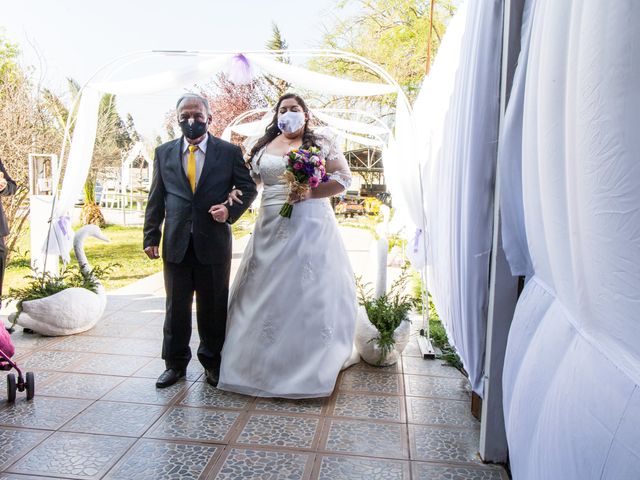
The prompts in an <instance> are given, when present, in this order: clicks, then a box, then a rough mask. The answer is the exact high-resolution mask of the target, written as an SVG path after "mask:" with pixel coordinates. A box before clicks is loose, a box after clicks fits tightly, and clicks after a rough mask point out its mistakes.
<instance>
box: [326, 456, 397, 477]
mask: <svg viewBox="0 0 640 480" xmlns="http://www.w3.org/2000/svg"><path fill="white" fill-rule="evenodd" d="M317 478H318V480H408V479H409V463H408V462H403V461H400V460H382V459H378V458H365V457H348V456H343V455H325V456H323V457H322V460H321V461H320V469H319V473H318V477H317Z"/></svg>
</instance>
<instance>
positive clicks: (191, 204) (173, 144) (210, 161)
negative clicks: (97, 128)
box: [144, 134, 257, 265]
mask: <svg viewBox="0 0 640 480" xmlns="http://www.w3.org/2000/svg"><path fill="white" fill-rule="evenodd" d="M181 147H182V138H179V139H177V140H172V141H170V142H167V143H164V144H162V145H160V146H159V147H158V148H156V153H155V158H154V161H153V162H154V163H153V164H154V169H153V178H152V181H151V189H150V190H149V201H148V204H147V209H146V212H145V220H144V248H146V247H149V246H157V245H160V238H161V236H162V234H161V231H160V229H161V227H162V223H163V221H164V238H163V243H162V258H163V259H164V260H165V261H168V262H172V263H180V262H181V261H182V259H183V258H184V254H185V252H186V250H187V247H188V246H189V237H190V236H191V235H193V247H194V250H195V254H196V256H197V258H198V260H199V261H200V263H202V264H206V265H212V264H222V263H226V262H229V261H231V227H230V225H229V224H231V223H233V222H235V221H236V220H237V219H238V218H239V217H240V216H241V215H242V214H243V213H244V211H245V210H246V209H247V208H248V207H249V206H250V205H251V202H253V200H254V198H255V197H256V195H257V191H256V186H255V183H254V182H253V180H252V179H251V176H250V174H249V170H248V169H247V167H245V165H244V161H243V158H242V152H241V150H240V148H239V147H237V146H236V145H233V144H231V143H229V142H225V141H224V140H221V139H219V138H216V137H214V136H212V135H211V134H209V140H208V142H207V153H206V156H205V160H204V165H203V167H202V172H201V174H200V178H199V180H198V185H197V187H196V191H195V192H191V187H190V185H189V180H188V179H187V176H186V174H185V172H184V168H183V166H182V152H181ZM233 188H238V189H240V190H241V191H242V194H243V196H242V201H243V204H242V205H239V204H234V205H233V206H231V207H228V209H229V219H228V220H227V223H220V222H216V221H215V220H214V219H213V217H211V214H210V213H209V208H211V206H212V205H216V204H219V203H223V202H224V201H225V200H226V199H227V196H228V195H229V192H230V191H231V189H233Z"/></svg>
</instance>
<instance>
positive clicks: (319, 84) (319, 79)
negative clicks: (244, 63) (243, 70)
mask: <svg viewBox="0 0 640 480" xmlns="http://www.w3.org/2000/svg"><path fill="white" fill-rule="evenodd" d="M246 57H247V59H248V60H249V61H250V62H251V63H253V64H255V65H257V66H258V67H260V68H261V69H262V70H263V71H264V72H265V73H268V74H270V75H274V76H276V77H278V78H280V79H282V80H285V81H287V82H289V83H292V84H294V85H296V86H298V87H302V88H306V89H309V90H313V91H316V92H323V93H324V94H326V95H345V96H353V97H368V96H371V95H385V94H388V93H395V92H396V87H394V86H393V85H388V84H386V83H370V82H356V81H354V80H348V79H346V78H338V77H333V76H331V75H325V74H324V73H319V72H314V71H312V70H308V69H306V68H302V67H297V66H295V65H290V64H288V63H283V62H279V61H277V60H274V59H273V56H272V55H265V54H259V53H257V54H256V53H251V54H247V55H246Z"/></svg>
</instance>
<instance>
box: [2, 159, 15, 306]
mask: <svg viewBox="0 0 640 480" xmlns="http://www.w3.org/2000/svg"><path fill="white" fill-rule="evenodd" d="M16 190H18V186H17V185H16V182H14V181H13V180H12V179H11V177H10V176H9V174H8V173H7V171H6V170H5V168H4V165H3V163H2V160H0V195H2V196H9V195H13V194H14V193H16ZM7 235H9V225H8V224H7V218H6V217H5V215H4V208H3V207H2V202H0V297H1V296H2V282H3V280H4V269H5V262H6V260H7V246H6V245H5V243H4V237H6V236H7Z"/></svg>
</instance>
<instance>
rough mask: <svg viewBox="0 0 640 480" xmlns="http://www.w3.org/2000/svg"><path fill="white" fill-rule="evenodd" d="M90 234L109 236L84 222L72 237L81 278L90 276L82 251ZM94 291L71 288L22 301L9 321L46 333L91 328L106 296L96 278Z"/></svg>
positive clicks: (70, 331)
mask: <svg viewBox="0 0 640 480" xmlns="http://www.w3.org/2000/svg"><path fill="white" fill-rule="evenodd" d="M88 236H92V237H95V238H98V239H100V240H103V241H105V242H108V241H109V239H108V238H107V237H106V236H105V235H104V234H103V233H102V231H101V230H100V227H98V226H97V225H85V226H84V227H82V228H80V229H79V230H78V231H77V232H76V233H75V236H74V239H73V250H74V251H75V254H76V258H77V259H78V264H79V266H80V272H81V273H82V275H83V276H85V278H86V277H87V276H89V275H91V267H90V266H89V261H88V260H87V256H86V254H85V253H84V241H85V239H86V238H87V237H88ZM94 281H95V282H96V284H97V293H94V292H92V291H91V290H87V289H86V288H79V287H72V288H67V289H65V290H62V291H60V292H58V293H55V294H53V295H49V296H48V297H44V298H38V299H36V300H29V301H25V302H22V312H21V313H20V314H18V313H12V314H11V315H10V316H9V320H11V321H13V320H14V319H15V318H16V316H17V321H16V323H17V324H18V325H20V326H22V327H24V328H29V329H31V330H33V331H34V332H36V333H39V334H41V335H46V336H59V335H73V334H75V333H80V332H84V331H86V330H89V329H91V328H93V327H94V325H95V324H96V323H97V322H98V320H99V319H100V318H101V317H102V314H103V313H104V309H105V307H106V306H107V295H106V292H105V289H104V287H103V286H102V284H101V283H100V281H99V280H98V279H94Z"/></svg>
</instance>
